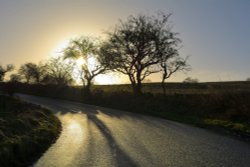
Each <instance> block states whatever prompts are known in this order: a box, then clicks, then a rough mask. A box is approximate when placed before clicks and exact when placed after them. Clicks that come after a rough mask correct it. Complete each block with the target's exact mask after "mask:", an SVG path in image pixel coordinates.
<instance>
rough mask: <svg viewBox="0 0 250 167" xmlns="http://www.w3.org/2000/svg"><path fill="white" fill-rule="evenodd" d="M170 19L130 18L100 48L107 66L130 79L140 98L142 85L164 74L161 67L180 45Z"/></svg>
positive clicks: (155, 16) (118, 26) (117, 27)
mask: <svg viewBox="0 0 250 167" xmlns="http://www.w3.org/2000/svg"><path fill="white" fill-rule="evenodd" d="M170 16H171V14H164V13H159V14H158V15H152V16H146V15H138V16H136V17H135V16H130V17H129V18H128V19H127V21H125V22H123V21H120V23H119V24H118V25H117V26H116V27H115V29H114V31H112V32H108V41H107V42H106V43H104V44H103V46H102V48H101V53H102V55H103V56H104V57H105V60H106V61H105V63H106V64H108V65H109V67H110V68H112V69H113V70H115V71H118V72H121V73H123V74H125V75H127V76H128V77H129V80H130V82H131V85H132V88H133V91H134V93H135V94H141V87H142V84H141V83H142V81H143V80H144V79H145V78H146V77H148V76H149V75H151V74H153V73H157V72H159V71H161V68H159V65H160V64H161V63H162V62H166V60H168V58H169V57H171V55H172V52H169V51H170V49H173V50H176V49H175V47H176V45H177V44H178V43H179V42H180V40H179V39H178V38H176V35H177V33H173V32H172V30H171V26H170V24H169V17H170ZM176 51H177V50H176ZM162 64H164V63H162ZM165 65H167V64H165ZM177 70H178V69H177ZM164 79H166V77H165V78H164Z"/></svg>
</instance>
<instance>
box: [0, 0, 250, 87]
mask: <svg viewBox="0 0 250 167" xmlns="http://www.w3.org/2000/svg"><path fill="white" fill-rule="evenodd" d="M58 2H59V1H58V0H55V1H43V2H41V1H36V2H32V1H28V0H21V1H12V2H10V1H7V0H3V1H1V2H0V4H1V5H0V20H1V22H2V23H1V25H2V28H1V31H0V59H1V60H0V63H1V64H2V65H6V64H9V63H12V64H14V65H15V66H16V67H19V66H20V65H21V64H24V63H26V62H34V63H38V62H39V61H41V60H45V59H48V58H49V57H52V56H53V55H56V52H57V51H58V49H60V48H62V47H63V46H64V45H65V41H67V40H69V39H72V38H75V37H77V36H80V35H94V36H97V37H98V36H101V37H104V34H103V31H106V30H108V29H111V28H112V27H114V26H115V25H116V24H117V23H118V20H119V19H121V20H126V18H127V17H128V16H129V15H137V14H139V13H144V14H149V15H151V14H155V13H156V12H157V11H162V12H166V13H168V12H170V13H173V15H172V16H171V18H170V20H171V22H172V23H173V26H174V27H173V31H174V32H178V33H180V35H179V37H180V39H181V40H182V41H183V42H182V45H183V47H182V49H181V50H180V55H181V56H182V57H186V56H188V55H190V59H189V61H188V63H189V64H190V65H191V67H192V70H191V71H190V72H188V73H187V74H183V73H177V74H176V75H174V76H173V77H172V78H170V79H169V80H167V82H182V81H183V80H184V79H185V78H187V77H191V78H197V79H198V80H199V82H216V81H245V80H246V79H247V78H249V77H250V73H249V72H250V66H249V65H248V63H249V62H250V56H249V55H248V54H249V52H250V48H249V47H248V46H249V44H250V40H249V36H250V28H249V27H250V23H249V22H247V21H246V20H247V19H248V16H249V15H250V11H248V9H249V7H250V2H249V1H247V0H240V1H237V2H236V1H233V0H230V1H227V0H224V1H220V2H218V1H216V0H212V1H198V0H192V1H189V2H186V1H184V0H179V1H171V0H169V1H162V0H158V1H154V2H151V1H143V0H138V1H126V2H124V1H121V0H120V1H116V2H112V1H111V0H109V1H108V2H106V3H103V2H102V1H95V2H87V1H77V0H74V1H62V0H60V3H58ZM65 11H67V12H65ZM24 40H25V41H24ZM6 55H7V56H6ZM110 75H112V74H110ZM105 77H106V80H111V79H112V80H114V81H115V84H121V83H124V84H126V83H127V82H128V79H127V76H122V77H121V76H120V75H118V76H116V75H115V76H110V78H111V79H110V78H109V79H108V76H107V75H106V76H105ZM105 77H104V78H101V77H99V82H102V80H105ZM121 78H122V79H121ZM147 79H149V80H151V82H157V81H159V75H152V76H151V77H148V78H147ZM109 82H110V81H109ZM97 83H98V78H97ZM98 84H101V85H103V83H98ZM104 84H107V83H104ZM113 84H114V83H113Z"/></svg>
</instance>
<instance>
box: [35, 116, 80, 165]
mask: <svg viewBox="0 0 250 167" xmlns="http://www.w3.org/2000/svg"><path fill="white" fill-rule="evenodd" d="M57 115H58V117H59V119H60V120H61V121H62V126H63V130H62V132H61V135H60V137H59V139H58V140H57V142H56V143H55V144H54V145H52V147H50V149H49V150H48V151H47V152H46V153H45V154H44V156H42V157H41V158H40V159H39V161H38V162H37V163H36V164H35V165H34V166H35V167H44V166H47V167H59V166H60V167H64V166H72V167H73V166H78V161H77V160H76V157H77V155H78V153H79V152H80V151H81V148H82V146H83V144H84V136H85V135H84V121H83V120H84V118H85V117H84V115H83V114H72V113H67V114H64V115H62V114H60V113H58V114H57Z"/></svg>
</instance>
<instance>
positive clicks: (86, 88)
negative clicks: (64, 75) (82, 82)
mask: <svg viewBox="0 0 250 167" xmlns="http://www.w3.org/2000/svg"><path fill="white" fill-rule="evenodd" d="M91 80H92V79H87V83H86V86H84V88H83V94H84V96H86V97H88V98H90V96H91V90H90V88H91Z"/></svg>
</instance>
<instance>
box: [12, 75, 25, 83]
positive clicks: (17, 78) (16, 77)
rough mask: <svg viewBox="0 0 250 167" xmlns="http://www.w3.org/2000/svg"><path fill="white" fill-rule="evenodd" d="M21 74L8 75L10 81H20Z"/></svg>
mask: <svg viewBox="0 0 250 167" xmlns="http://www.w3.org/2000/svg"><path fill="white" fill-rule="evenodd" d="M21 81H22V76H21V75H19V74H11V75H10V82H21Z"/></svg>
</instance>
